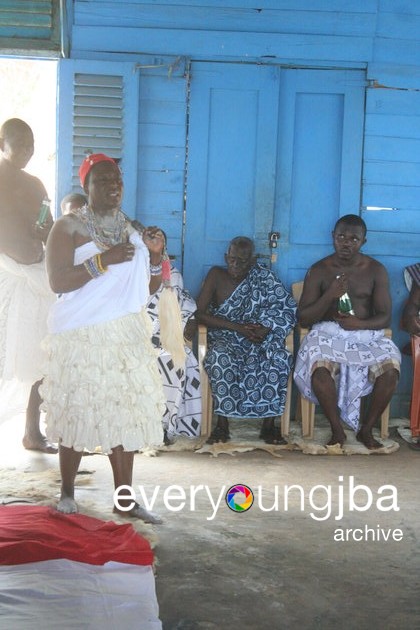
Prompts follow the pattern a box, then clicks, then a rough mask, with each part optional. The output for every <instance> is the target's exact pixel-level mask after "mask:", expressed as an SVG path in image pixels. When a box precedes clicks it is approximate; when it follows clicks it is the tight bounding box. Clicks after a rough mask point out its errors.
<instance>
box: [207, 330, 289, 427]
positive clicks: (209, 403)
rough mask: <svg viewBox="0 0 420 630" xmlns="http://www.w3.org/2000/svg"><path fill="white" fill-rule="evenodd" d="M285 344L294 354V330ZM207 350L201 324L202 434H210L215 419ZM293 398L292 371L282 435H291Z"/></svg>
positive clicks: (282, 417) (283, 417) (282, 420)
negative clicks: (206, 360)
mask: <svg viewBox="0 0 420 630" xmlns="http://www.w3.org/2000/svg"><path fill="white" fill-rule="evenodd" d="M285 346H286V348H287V349H288V350H289V352H291V353H292V354H293V330H292V331H291V332H290V333H289V334H288V335H287V337H286V341H285ZM206 352H207V326H204V324H200V325H199V327H198V362H199V366H200V380H201V397H202V407H203V411H202V421H201V434H202V435H210V433H211V427H212V420H213V399H212V395H211V388H210V383H209V379H208V376H207V372H206V370H205V369H204V365H203V361H204V357H205V356H206ZM291 398H292V372H290V374H289V379H288V381H287V392H286V404H285V407H284V411H283V415H282V416H281V418H280V422H281V433H282V436H284V437H287V436H288V435H289V425H290V405H291Z"/></svg>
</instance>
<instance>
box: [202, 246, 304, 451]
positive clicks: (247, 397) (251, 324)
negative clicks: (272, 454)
mask: <svg viewBox="0 0 420 630" xmlns="http://www.w3.org/2000/svg"><path fill="white" fill-rule="evenodd" d="M225 261H226V264H227V268H224V267H212V269H210V271H209V273H208V274H207V277H206V279H205V280H204V284H203V287H202V290H201V293H200V295H199V297H198V300H197V305H198V310H197V313H196V317H197V319H198V321H199V322H200V323H203V324H205V325H206V326H208V327H209V332H208V341H209V346H208V352H207V354H206V357H205V361H204V367H205V369H206V371H207V373H208V375H209V379H210V384H211V389H212V395H213V401H214V411H215V413H216V414H218V420H217V425H216V428H215V429H214V431H213V432H212V434H211V436H210V438H209V440H208V443H209V444H213V443H214V442H226V441H227V440H228V439H229V438H230V435H229V424H228V417H230V418H264V421H263V426H262V430H261V434H260V437H261V438H262V439H264V440H265V441H266V442H267V443H270V444H275V443H285V442H284V440H282V437H281V433H280V430H276V429H275V427H274V417H275V416H280V415H281V414H282V413H283V410H284V405H285V402H286V388H287V380H288V376H289V373H290V370H291V369H292V362H293V357H292V356H291V354H290V353H289V352H288V351H287V350H286V348H285V346H284V342H285V338H286V336H287V334H288V333H289V332H290V331H291V330H292V329H293V327H294V325H295V323H296V304H295V302H294V300H293V298H292V297H291V295H290V294H289V293H288V292H287V291H286V289H285V288H284V286H283V284H282V283H281V282H280V280H278V279H277V278H276V276H275V275H274V273H272V272H271V271H270V270H269V269H266V268H265V267H262V266H260V265H259V264H256V261H255V255H254V244H253V242H252V240H251V239H249V238H247V237H245V236H238V237H236V238H234V239H233V240H232V241H231V242H230V245H229V248H228V251H227V254H225Z"/></svg>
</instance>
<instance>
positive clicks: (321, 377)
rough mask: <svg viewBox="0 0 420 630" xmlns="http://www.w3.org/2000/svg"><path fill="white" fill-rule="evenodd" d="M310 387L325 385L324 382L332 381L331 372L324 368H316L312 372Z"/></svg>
mask: <svg viewBox="0 0 420 630" xmlns="http://www.w3.org/2000/svg"><path fill="white" fill-rule="evenodd" d="M311 380H312V387H314V386H315V387H316V386H317V385H319V386H321V387H322V385H324V384H325V382H326V381H331V380H333V378H332V376H331V372H330V371H329V370H328V369H327V368H326V367H317V368H315V370H314V371H313V372H312V379H311Z"/></svg>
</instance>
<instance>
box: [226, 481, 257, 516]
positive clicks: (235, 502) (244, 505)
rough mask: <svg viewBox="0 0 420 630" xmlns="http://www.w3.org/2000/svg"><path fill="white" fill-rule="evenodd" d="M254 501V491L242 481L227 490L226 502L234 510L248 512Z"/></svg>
mask: <svg viewBox="0 0 420 630" xmlns="http://www.w3.org/2000/svg"><path fill="white" fill-rule="evenodd" d="M253 503H254V493H253V492H252V490H251V488H249V487H248V486H244V485H243V484H241V483H239V484H237V485H236V486H231V487H230V488H229V490H228V491H227V492H226V504H227V506H228V508H230V509H231V510H232V511H233V512H246V511H247V510H249V508H250V507H251V505H252V504H253Z"/></svg>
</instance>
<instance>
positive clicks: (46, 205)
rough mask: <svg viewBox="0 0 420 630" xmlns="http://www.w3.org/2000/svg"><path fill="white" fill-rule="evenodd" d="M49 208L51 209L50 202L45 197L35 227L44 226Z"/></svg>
mask: <svg viewBox="0 0 420 630" xmlns="http://www.w3.org/2000/svg"><path fill="white" fill-rule="evenodd" d="M50 207H51V201H50V200H49V199H48V197H45V198H44V199H43V200H42V203H41V207H40V209H39V215H38V220H37V225H39V226H42V225H44V223H45V221H46V219H47V216H48V213H49V211H50Z"/></svg>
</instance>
